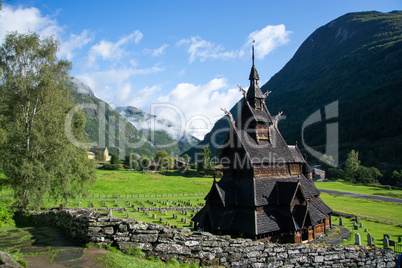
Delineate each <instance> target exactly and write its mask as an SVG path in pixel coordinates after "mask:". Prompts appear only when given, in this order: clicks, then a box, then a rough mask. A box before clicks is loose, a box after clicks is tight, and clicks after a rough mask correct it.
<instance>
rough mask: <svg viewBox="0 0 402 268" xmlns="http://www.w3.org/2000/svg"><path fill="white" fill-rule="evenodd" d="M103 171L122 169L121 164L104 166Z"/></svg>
mask: <svg viewBox="0 0 402 268" xmlns="http://www.w3.org/2000/svg"><path fill="white" fill-rule="evenodd" d="M102 169H104V170H119V169H121V165H120V164H104V165H103V167H102Z"/></svg>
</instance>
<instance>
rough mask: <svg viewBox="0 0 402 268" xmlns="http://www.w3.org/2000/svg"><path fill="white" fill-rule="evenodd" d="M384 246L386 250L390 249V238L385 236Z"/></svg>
mask: <svg viewBox="0 0 402 268" xmlns="http://www.w3.org/2000/svg"><path fill="white" fill-rule="evenodd" d="M383 246H384V248H389V238H388V237H387V236H385V235H384V239H383Z"/></svg>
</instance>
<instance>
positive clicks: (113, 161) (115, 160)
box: [110, 154, 120, 165]
mask: <svg viewBox="0 0 402 268" xmlns="http://www.w3.org/2000/svg"><path fill="white" fill-rule="evenodd" d="M110 164H112V165H119V164H120V159H119V155H118V154H112V157H111V158H110Z"/></svg>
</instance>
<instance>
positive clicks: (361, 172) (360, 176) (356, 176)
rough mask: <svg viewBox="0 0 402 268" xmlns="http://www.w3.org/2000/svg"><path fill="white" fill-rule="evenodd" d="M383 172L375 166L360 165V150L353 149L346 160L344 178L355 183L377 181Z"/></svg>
mask: <svg viewBox="0 0 402 268" xmlns="http://www.w3.org/2000/svg"><path fill="white" fill-rule="evenodd" d="M381 176H382V174H381V173H380V171H379V170H378V169H377V168H375V167H364V166H361V165H360V160H359V152H357V151H355V150H352V151H350V152H349V154H348V158H347V159H346V162H345V170H344V179H345V180H348V181H351V182H353V183H375V182H377V180H376V179H377V178H378V177H381Z"/></svg>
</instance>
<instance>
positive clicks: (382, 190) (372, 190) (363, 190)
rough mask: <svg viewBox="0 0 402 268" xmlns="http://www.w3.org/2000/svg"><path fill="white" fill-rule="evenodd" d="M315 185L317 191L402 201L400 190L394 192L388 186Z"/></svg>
mask: <svg viewBox="0 0 402 268" xmlns="http://www.w3.org/2000/svg"><path fill="white" fill-rule="evenodd" d="M315 185H316V186H317V188H319V189H324V190H334V191H340V192H347V193H356V194H368V195H380V196H387V197H392V198H399V199H402V190H395V189H392V190H390V188H389V187H388V186H364V185H353V184H351V183H348V182H339V181H336V182H315Z"/></svg>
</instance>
